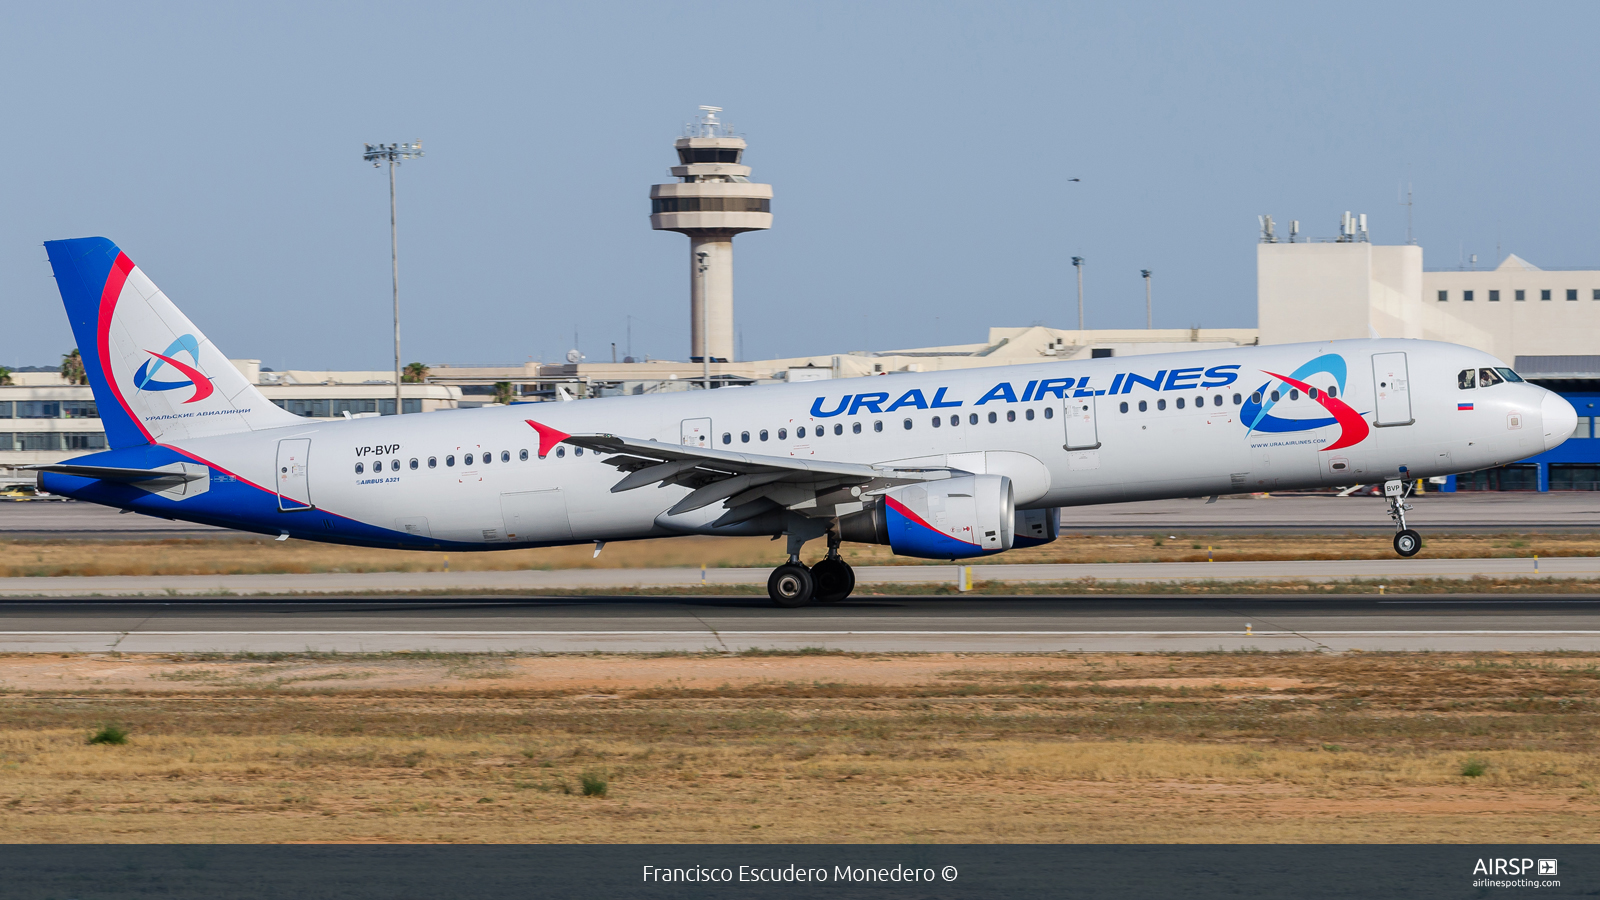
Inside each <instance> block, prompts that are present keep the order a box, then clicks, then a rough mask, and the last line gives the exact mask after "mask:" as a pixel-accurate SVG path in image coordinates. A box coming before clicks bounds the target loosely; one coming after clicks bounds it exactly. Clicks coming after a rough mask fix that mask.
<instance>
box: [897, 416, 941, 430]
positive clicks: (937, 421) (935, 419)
mask: <svg viewBox="0 0 1600 900" xmlns="http://www.w3.org/2000/svg"><path fill="white" fill-rule="evenodd" d="M906 421H907V422H909V421H911V420H910V419H907V420H906ZM943 424H944V417H943V416H934V417H933V427H935V428H938V427H939V426H940V425H943Z"/></svg>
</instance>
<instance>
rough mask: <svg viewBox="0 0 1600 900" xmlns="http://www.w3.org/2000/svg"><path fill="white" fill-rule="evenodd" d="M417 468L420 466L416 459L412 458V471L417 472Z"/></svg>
mask: <svg viewBox="0 0 1600 900" xmlns="http://www.w3.org/2000/svg"><path fill="white" fill-rule="evenodd" d="M417 466H418V463H417V460H416V458H415V457H412V459H411V471H413V472H415V471H416V470H417Z"/></svg>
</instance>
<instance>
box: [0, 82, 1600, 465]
mask: <svg viewBox="0 0 1600 900" xmlns="http://www.w3.org/2000/svg"><path fill="white" fill-rule="evenodd" d="M701 109H702V111H703V112H704V115H702V116H701V117H700V118H699V119H698V120H697V121H696V122H695V123H693V124H691V125H690V126H689V127H688V129H687V131H686V133H685V135H684V136H683V137H680V138H678V139H677V140H676V141H675V143H674V145H673V149H674V150H675V151H676V153H677V158H678V165H677V166H674V167H673V168H672V174H673V176H674V177H675V178H677V179H678V180H677V181H676V182H672V183H667V184H657V185H654V186H653V187H651V188H650V226H651V227H652V228H654V229H656V230H659V231H674V232H679V233H682V234H685V235H687V236H688V237H689V241H690V246H689V269H690V272H689V275H690V277H689V298H688V299H689V303H688V310H689V313H690V329H689V333H690V346H689V347H688V348H687V350H688V353H687V354H686V356H687V358H686V359H685V360H682V361H672V360H650V359H647V360H644V361H634V360H633V359H632V358H628V359H624V360H622V361H620V362H615V361H613V362H609V363H607V362H587V361H584V360H583V358H582V356H581V355H580V354H579V353H578V352H577V351H576V350H574V351H573V352H571V353H569V354H568V355H567V359H568V361H567V362H566V363H564V364H555V365H547V364H540V363H532V362H529V363H519V364H512V365H473V366H461V365H448V364H436V365H432V366H430V367H428V368H427V369H426V370H424V371H423V372H419V373H416V377H417V378H418V379H419V380H418V381H417V383H413V384H404V385H402V408H401V409H400V410H399V412H401V413H432V412H439V411H443V410H451V409H460V408H466V407H473V406H486V405H494V404H502V403H517V402H540V401H556V402H562V401H575V400H583V399H587V398H594V397H608V396H618V395H624V394H648V393H663V392H674V391H688V390H706V389H713V388H728V387H751V386H759V385H763V384H774V383H782V382H794V381H820V380H825V379H834V378H857V377H870V376H874V375H883V374H888V373H891V372H933V371H945V370H951V369H966V368H975V367H982V366H1006V365H1019V364H1024V363H1036V362H1039V361H1041V360H1047V359H1059V360H1071V359H1089V358H1096V357H1104V356H1133V355H1141V354H1147V353H1170V352H1177V351H1183V350H1203V349H1224V348H1229V347H1243V346H1253V345H1256V344H1284V343H1294V342H1301V341H1323V340H1333V339H1340V338H1367V337H1384V338H1419V339H1425V340H1438V341H1449V342H1452V343H1457V344H1463V345H1466V346H1469V347H1475V348H1477V349H1480V350H1484V351H1487V352H1489V353H1492V354H1494V355H1495V356H1497V357H1499V358H1500V359H1501V360H1504V361H1505V362H1507V363H1510V364H1511V365H1512V366H1513V367H1514V368H1515V369H1516V370H1517V371H1518V372H1519V373H1521V374H1522V376H1523V377H1524V378H1526V379H1528V380H1529V381H1532V382H1535V383H1537V384H1540V385H1543V386H1544V387H1547V388H1550V389H1552V390H1555V391H1558V392H1560V393H1561V394H1563V395H1565V396H1566V397H1567V399H1568V400H1569V401H1571V402H1572V404H1573V406H1574V407H1575V408H1576V409H1577V410H1578V427H1577V431H1576V432H1575V433H1574V436H1573V439H1572V440H1569V441H1567V442H1566V443H1565V444H1563V445H1561V446H1560V447H1557V448H1556V449H1555V450H1551V451H1548V452H1546V453H1542V454H1540V455H1539V456H1536V457H1533V458H1532V459H1529V460H1527V461H1524V462H1521V463H1517V464H1514V465H1510V466H1504V467H1501V468H1498V469H1493V470H1488V471H1484V472H1474V473H1470V474H1463V475H1458V476H1452V477H1451V478H1450V479H1448V480H1447V481H1446V484H1445V485H1444V489H1445V490H1447V491H1448V490H1539V491H1544V490H1600V432H1597V431H1596V416H1600V410H1597V409H1596V404H1597V403H1600V354H1596V353H1595V352H1594V347H1593V343H1594V337H1593V336H1594V335H1595V334H1600V270H1566V269H1541V268H1539V267H1537V266H1535V265H1533V264H1531V263H1529V262H1528V261H1526V260H1525V259H1523V258H1521V257H1519V256H1516V255H1510V256H1507V257H1506V258H1505V259H1504V260H1502V261H1501V262H1500V263H1499V264H1498V265H1497V266H1496V267H1495V268H1494V269H1492V270H1483V271H1476V270H1463V269H1460V268H1457V269H1448V270H1443V269H1436V270H1429V269H1426V268H1425V267H1424V265H1423V252H1422V248H1421V247H1419V246H1417V245H1415V244H1405V245H1400V246H1382V245H1377V244H1373V243H1371V242H1370V240H1368V235H1367V227H1366V217H1365V216H1352V215H1350V214H1349V213H1345V214H1344V216H1343V217H1342V218H1341V220H1340V225H1339V231H1338V233H1337V235H1336V236H1333V237H1330V238H1327V239H1322V240H1303V239H1301V238H1300V236H1299V227H1298V224H1299V223H1294V224H1293V225H1292V226H1291V228H1290V229H1289V235H1288V239H1287V240H1280V239H1279V237H1278V235H1277V233H1276V230H1275V227H1274V225H1273V222H1272V219H1271V218H1270V217H1265V216H1264V217H1262V229H1261V234H1260V237H1259V241H1258V245H1257V247H1256V273H1257V288H1256V315H1257V327H1255V328H1184V329H1127V330H1081V329H1062V328H1050V327H1045V326H1041V325H1035V326H1023V327H992V328H990V329H989V330H988V334H987V335H985V336H984V339H983V340H981V341H974V342H972V343H968V344H953V345H948V346H939V347H918V348H905V349H887V350H876V351H871V350H848V351H846V350H841V351H840V352H830V353H827V354H822V355H816V356H800V357H790V358H783V359H767V360H739V359H736V358H735V357H734V352H733V350H734V340H733V335H734V334H735V328H734V313H733V310H734V306H733V238H734V236H735V235H737V234H740V233H742V232H748V231H763V230H767V229H770V228H771V227H772V216H773V213H772V197H773V191H772V186H771V185H766V184H759V183H755V182H752V181H750V175H751V171H752V170H751V168H750V167H749V166H748V165H745V162H746V161H745V159H744V154H745V152H746V150H747V149H748V144H747V142H746V141H745V139H744V138H743V137H740V136H738V135H736V134H734V133H733V132H732V131H731V130H730V129H729V128H728V127H727V125H726V124H725V123H723V122H721V121H720V120H718V119H717V116H716V114H717V113H718V112H721V110H720V109H719V108H717V107H702V108H701ZM663 274H664V275H665V273H663ZM232 362H233V364H234V366H235V367H237V368H238V369H239V370H240V371H241V372H242V373H244V375H245V377H246V378H247V379H248V380H250V381H251V382H252V383H255V384H257V385H259V386H260V388H261V392H262V393H263V395H265V396H266V397H267V399H269V400H271V401H272V402H273V403H276V404H277V405H279V406H281V407H283V408H284V409H286V410H288V411H289V412H292V413H294V414H296V415H300V416H305V417H307V418H311V419H324V420H326V419H337V418H342V417H356V416H370V415H393V414H394V413H395V412H396V410H395V408H394V406H395V400H394V375H393V373H392V372H367V371H352V372H339V371H318V372H311V371H298V370H293V371H286V372H274V371H272V370H270V369H265V368H262V366H261V363H260V362H259V361H257V360H233V361H232ZM408 380H410V376H408ZM104 448H105V434H104V430H103V428H102V426H101V423H100V420H99V415H98V411H97V410H96V408H95V402H94V398H93V396H92V395H91V393H90V390H89V388H88V387H87V386H84V385H75V384H70V383H68V381H67V379H66V378H65V377H64V376H62V375H61V374H59V373H56V372H38V371H26V372H15V373H12V374H11V375H10V376H9V377H6V378H0V483H11V484H26V483H31V482H32V481H33V476H32V473H31V472H28V471H26V470H22V469H18V468H17V467H19V466H25V465H37V464H42V463H53V462H59V461H60V460H62V459H66V458H68V457H71V456H76V455H80V454H82V453H87V452H92V451H94V450H100V449H104Z"/></svg>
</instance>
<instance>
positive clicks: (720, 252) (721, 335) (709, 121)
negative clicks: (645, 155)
mask: <svg viewBox="0 0 1600 900" xmlns="http://www.w3.org/2000/svg"><path fill="white" fill-rule="evenodd" d="M700 109H701V110H702V111H703V112H704V113H705V114H704V115H702V116H701V117H700V118H699V119H698V120H697V121H695V122H694V123H693V124H691V125H689V127H688V128H687V129H686V134H685V136H684V137H681V138H678V140H677V141H676V142H675V143H674V144H673V146H674V147H676V148H677V150H678V165H676V166H673V167H672V174H673V175H674V176H675V177H676V178H677V179H678V181H677V182H676V183H673V184H657V185H652V186H651V188H650V227H651V228H654V229H656V230H657V231H679V232H682V233H684V234H686V235H688V236H689V322H690V324H689V334H690V338H689V353H690V355H691V356H692V357H693V359H694V361H695V362H701V361H702V358H703V357H704V356H706V354H707V353H708V352H709V354H710V356H711V362H728V361H731V360H732V359H733V236H734V235H736V234H738V233H739V232H741V231H761V230H763V229H767V228H771V227H772V185H770V184H752V183H751V181H750V167H749V166H746V165H741V163H742V158H743V156H744V148H745V143H744V138H740V137H734V135H733V132H732V130H730V129H729V127H728V126H727V124H725V123H723V122H721V121H719V120H718V119H717V113H719V112H722V108H721V107H718V106H702V107H700Z"/></svg>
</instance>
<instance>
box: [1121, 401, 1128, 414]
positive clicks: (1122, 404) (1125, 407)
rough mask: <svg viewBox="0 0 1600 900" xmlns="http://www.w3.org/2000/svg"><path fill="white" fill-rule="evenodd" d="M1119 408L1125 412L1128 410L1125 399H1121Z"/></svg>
mask: <svg viewBox="0 0 1600 900" xmlns="http://www.w3.org/2000/svg"><path fill="white" fill-rule="evenodd" d="M1120 408H1121V409H1122V411H1123V412H1127V411H1128V401H1126V400H1124V401H1122V403H1121V405H1120Z"/></svg>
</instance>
